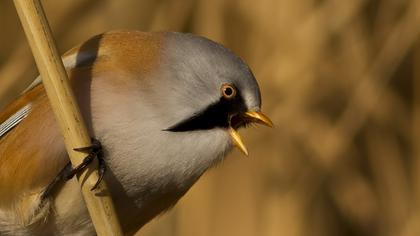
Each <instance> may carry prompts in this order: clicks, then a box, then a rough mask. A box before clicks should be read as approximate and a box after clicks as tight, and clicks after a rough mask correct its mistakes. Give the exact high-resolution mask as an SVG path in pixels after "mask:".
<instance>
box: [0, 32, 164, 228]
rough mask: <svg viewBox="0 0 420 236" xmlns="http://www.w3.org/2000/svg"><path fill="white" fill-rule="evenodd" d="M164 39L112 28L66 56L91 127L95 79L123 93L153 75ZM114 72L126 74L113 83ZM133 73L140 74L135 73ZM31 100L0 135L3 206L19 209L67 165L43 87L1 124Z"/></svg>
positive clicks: (3, 117)
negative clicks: (27, 110) (21, 117)
mask: <svg viewBox="0 0 420 236" xmlns="http://www.w3.org/2000/svg"><path fill="white" fill-rule="evenodd" d="M160 37H161V36H160V35H159V34H150V33H140V32H130V31H116V32H109V33H106V34H103V35H99V36H96V37H94V38H92V39H90V40H89V41H87V42H86V43H84V44H82V45H80V46H77V47H75V48H73V49H71V50H69V51H68V52H67V53H66V54H64V56H63V60H64V62H65V64H67V65H66V67H67V70H68V73H69V78H70V80H71V83H72V86H73V88H74V91H75V94H76V96H77V98H78V100H79V104H80V107H81V110H82V113H83V115H84V118H85V119H86V122H87V123H88V126H89V127H90V130H91V131H92V129H91V123H90V122H91V118H90V114H89V111H90V107H89V106H90V105H91V104H90V101H89V100H90V91H89V90H90V85H91V81H92V79H96V78H99V77H100V80H102V81H103V82H104V83H108V84H113V85H114V86H116V87H120V89H121V90H122V91H123V90H126V89H130V88H129V85H130V83H132V82H133V79H134V80H141V79H144V78H147V76H143V74H147V73H149V72H150V71H151V70H152V67H154V66H156V65H157V63H158V62H159V53H158V51H159V50H160V41H161V40H160ZM116 71H119V72H122V71H123V72H124V74H127V76H119V80H116V81H114V78H113V77H112V73H117V72H116ZM133 74H136V75H138V76H136V77H133V76H131V75H133ZM124 80H127V81H126V82H127V83H124ZM137 82H139V81H137ZM98 83H101V82H100V81H98ZM27 104H31V111H30V113H29V115H28V116H27V117H26V118H25V119H24V120H23V121H21V122H20V123H19V124H18V125H17V126H16V127H15V128H13V129H12V130H10V131H9V132H8V133H7V134H5V135H4V136H3V137H0V210H1V208H3V209H9V210H10V209H12V208H19V207H20V206H19V205H22V206H24V205H26V204H25V201H33V198H32V196H33V195H39V194H41V193H42V191H43V190H44V189H45V187H46V186H47V185H48V184H49V183H50V182H51V181H52V180H53V179H54V177H55V176H56V175H57V174H58V172H59V171H60V170H61V169H62V168H63V167H64V166H65V165H66V164H67V163H68V157H67V153H66V151H65V149H64V143H63V140H62V137H61V134H60V133H59V129H58V125H57V124H56V121H55V119H54V115H53V113H52V110H51V108H50V106H49V102H48V99H47V96H46V93H45V90H44V89H43V87H42V85H37V86H36V87H34V88H33V89H31V90H29V91H28V92H26V93H25V94H23V95H22V96H20V97H19V98H18V99H17V100H16V101H15V102H13V103H12V104H10V105H9V106H8V107H7V108H6V109H5V110H4V111H2V112H0V123H2V122H4V121H5V120H6V119H7V118H9V117H10V116H11V115H13V114H14V113H15V112H17V111H18V110H19V109H20V108H22V107H23V106H25V105H27ZM12 210H13V209H12ZM29 215H30V214H29ZM26 216H27V215H26ZM26 216H24V217H26ZM23 221H25V219H23Z"/></svg>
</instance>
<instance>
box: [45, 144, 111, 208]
mask: <svg viewBox="0 0 420 236" xmlns="http://www.w3.org/2000/svg"><path fill="white" fill-rule="evenodd" d="M74 150H75V151H79V152H84V153H86V154H88V155H87V156H86V157H85V159H83V162H82V163H81V164H80V165H78V166H76V167H75V168H73V167H72V165H71V162H70V161H69V162H68V163H67V165H66V166H65V167H64V168H63V169H62V170H61V171H60V173H58V175H57V176H56V177H55V178H54V180H53V181H52V182H51V183H50V184H49V185H48V186H47V188H46V189H45V191H44V192H43V194H42V196H41V199H42V201H43V200H45V199H46V198H47V197H48V196H49V195H50V194H51V192H52V190H53V189H55V187H56V186H57V185H58V184H59V183H61V182H62V181H63V180H64V181H67V180H70V179H71V178H73V177H74V176H75V175H76V174H77V173H79V172H80V171H82V170H83V169H84V168H86V167H87V166H88V165H89V164H90V163H91V162H92V161H93V160H94V159H95V158H96V159H97V160H98V166H99V167H98V174H99V178H98V181H96V183H95V185H94V186H93V187H92V188H91V190H94V189H96V188H97V187H98V185H99V183H100V182H101V181H102V179H103V177H104V174H105V170H106V165H105V161H104V159H103V151H102V145H101V143H100V142H99V141H98V140H97V139H92V145H91V146H88V147H82V148H75V149H74Z"/></svg>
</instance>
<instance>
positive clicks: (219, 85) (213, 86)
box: [160, 33, 273, 155]
mask: <svg viewBox="0 0 420 236" xmlns="http://www.w3.org/2000/svg"><path fill="white" fill-rule="evenodd" d="M166 36H167V37H165V38H166V41H167V42H166V43H165V45H168V46H167V48H166V49H164V50H163V51H164V54H165V56H164V57H163V58H165V59H164V61H162V63H163V65H164V66H167V67H169V68H170V69H169V70H165V71H169V74H168V75H166V76H164V77H167V78H169V80H170V81H165V80H163V81H165V82H164V83H166V86H163V85H162V86H160V87H161V88H163V87H165V88H167V91H166V93H168V94H170V95H171V96H167V97H170V98H171V99H170V101H168V103H169V104H170V108H168V109H170V110H171V114H172V115H171V117H168V120H169V122H168V126H167V127H165V128H164V130H165V131H167V132H194V131H203V130H213V129H223V130H225V131H226V132H227V133H228V134H229V135H230V137H231V140H232V144H234V145H235V146H236V147H238V148H239V149H240V150H241V151H242V152H243V153H244V154H246V155H248V151H247V148H246V147H245V145H244V143H243V142H242V140H241V138H240V136H239V134H238V133H237V129H239V128H241V127H245V126H247V125H248V124H251V123H258V124H263V125H267V126H270V127H271V126H272V125H273V124H272V122H271V121H270V119H269V118H268V117H267V116H265V115H264V114H263V113H262V112H261V95H260V89H259V86H258V84H257V81H256V80H255V78H254V75H253V74H252V72H251V70H250V69H249V67H248V66H247V65H246V64H245V63H244V62H243V61H242V60H241V59H240V58H239V57H237V56H236V55H234V54H233V53H232V52H231V51H229V50H228V49H226V48H224V47H223V46H221V45H219V44H217V43H215V42H213V41H211V40H208V39H205V38H202V37H198V36H194V35H191V34H178V33H170V34H168V35H166Z"/></svg>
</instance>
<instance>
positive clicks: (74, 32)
mask: <svg viewBox="0 0 420 236" xmlns="http://www.w3.org/2000/svg"><path fill="white" fill-rule="evenodd" d="M44 5H45V7H46V11H47V13H48V16H49V18H50V21H51V23H52V27H53V31H54V33H55V35H56V38H57V41H58V45H59V49H60V50H61V52H64V51H65V50H67V49H69V48H70V47H71V46H72V45H75V44H77V43H80V42H82V41H83V40H85V39H87V38H88V37H90V36H92V35H94V34H97V33H100V32H103V31H106V30H111V29H120V28H126V29H127V28H128V29H138V30H173V31H188V32H193V33H196V34H201V35H204V36H207V37H209V38H211V39H214V40H216V41H219V42H222V43H223V44H225V45H226V46H228V47H230V48H231V49H233V50H234V51H235V52H237V53H238V54H239V55H241V56H242V57H243V58H244V59H245V60H246V61H247V62H248V63H249V64H250V66H251V68H253V70H254V72H255V74H256V76H257V79H258V80H259V82H260V85H261V89H262V93H263V108H264V110H265V111H266V113H267V114H269V115H270V116H271V117H272V119H273V121H274V123H275V124H276V129H274V130H270V129H265V128H259V129H251V130H246V131H243V132H242V133H243V134H244V137H245V140H246V143H247V144H248V146H249V150H250V151H251V155H250V156H251V157H250V158H246V159H244V158H242V157H241V155H240V154H239V153H238V152H236V151H234V152H233V153H232V154H231V155H230V156H229V158H228V159H227V160H226V161H225V162H224V163H223V164H222V165H221V166H219V167H218V168H216V169H213V170H212V171H210V172H209V173H207V174H206V175H205V176H204V177H203V178H202V179H201V180H200V181H199V182H198V184H196V185H195V186H194V187H193V189H192V190H191V191H190V192H189V193H188V194H187V195H186V196H185V197H184V199H183V200H181V202H180V203H179V204H178V205H177V206H176V207H175V208H174V209H173V210H172V211H171V212H170V213H169V214H166V215H164V216H162V217H160V218H159V219H158V220H155V221H153V222H152V223H151V224H149V225H147V226H146V227H145V228H144V230H142V232H140V233H139V235H144V236H155V235H169V236H171V235H172V236H180V235H182V236H195V235H204V236H206V235H216V236H219V235H220V236H223V235H241V236H254V235H255V236H256V235H263V236H277V235H320V236H321V235H322V236H323V235H420V143H419V142H420V141H418V140H420V96H419V95H418V94H419V93H418V92H419V91H420V42H419V34H420V1H418V0H399V1H395V0H382V1H379V0H352V1H341V0H322V1H321V0H295V1H288V0H260V1H252V0H213V1H209V0H182V1H181V0H160V1H156V0H142V1H139V0H126V1H117V0H114V1H110V0H108V1H99V0H60V1H53V0H45V1H44ZM0 22H1V26H2V27H1V28H2V33H1V37H0V97H1V102H0V108H2V107H4V106H5V104H7V103H8V102H10V100H12V99H13V97H15V96H16V95H17V94H18V93H19V91H21V90H22V89H23V88H24V87H26V86H27V85H28V84H29V83H30V81H31V79H33V78H34V77H35V75H36V68H35V66H34V63H33V60H32V57H31V54H30V52H29V50H28V47H27V46H26V42H25V40H24V38H23V33H22V30H21V27H20V25H19V22H18V20H17V17H16V14H15V12H14V9H13V5H12V1H1V2H0ZM16 81H19V82H18V83H16Z"/></svg>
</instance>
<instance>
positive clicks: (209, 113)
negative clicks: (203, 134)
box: [165, 94, 245, 132]
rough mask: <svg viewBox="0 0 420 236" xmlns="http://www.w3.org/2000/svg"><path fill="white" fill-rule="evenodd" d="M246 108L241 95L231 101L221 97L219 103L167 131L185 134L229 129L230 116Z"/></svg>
mask: <svg viewBox="0 0 420 236" xmlns="http://www.w3.org/2000/svg"><path fill="white" fill-rule="evenodd" d="M244 108H245V104H244V101H243V99H242V97H241V96H240V95H239V94H237V96H236V98H234V99H231V100H227V99H225V98H224V97H221V98H220V99H219V101H217V102H216V103H213V104H211V105H209V106H208V107H207V108H206V109H204V110H203V111H201V112H199V113H197V114H194V115H192V116H191V117H190V118H187V119H185V120H183V121H181V122H179V123H177V124H175V125H173V126H171V127H169V128H167V129H165V131H171V132H185V131H194V130H209V129H213V128H217V127H220V128H227V127H229V119H230V116H231V115H232V114H236V113H239V112H241V111H244V110H245V109H244Z"/></svg>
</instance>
